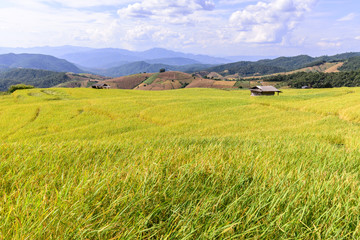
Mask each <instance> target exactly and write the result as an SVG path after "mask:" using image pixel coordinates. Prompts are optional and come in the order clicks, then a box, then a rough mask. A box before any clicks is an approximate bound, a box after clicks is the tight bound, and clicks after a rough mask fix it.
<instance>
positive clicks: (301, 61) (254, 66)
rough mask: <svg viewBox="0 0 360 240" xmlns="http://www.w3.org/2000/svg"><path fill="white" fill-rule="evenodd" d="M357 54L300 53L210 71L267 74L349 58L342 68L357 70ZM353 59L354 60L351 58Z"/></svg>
mask: <svg viewBox="0 0 360 240" xmlns="http://www.w3.org/2000/svg"><path fill="white" fill-rule="evenodd" d="M357 56H360V53H356V52H353V53H343V54H337V55H334V56H321V57H315V58H314V57H310V56H307V55H299V56H295V57H279V58H275V59H265V60H259V61H257V62H249V61H241V62H235V63H229V64H223V65H219V66H216V67H212V68H208V69H206V71H208V72H218V73H220V74H222V75H223V76H226V75H232V74H239V75H240V76H243V77H245V76H256V75H267V74H273V73H280V72H289V71H293V70H297V69H301V68H305V67H312V66H317V65H321V64H323V63H325V62H338V61H345V60H349V61H348V64H345V66H343V68H341V70H357V69H359V67H357V66H358V65H357V64H356V61H357ZM350 59H352V60H350Z"/></svg>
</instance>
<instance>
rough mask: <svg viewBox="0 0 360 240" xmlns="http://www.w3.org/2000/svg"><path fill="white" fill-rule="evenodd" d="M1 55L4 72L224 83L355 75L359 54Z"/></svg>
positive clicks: (48, 50) (51, 50) (39, 51)
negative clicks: (315, 73)
mask: <svg viewBox="0 0 360 240" xmlns="http://www.w3.org/2000/svg"><path fill="white" fill-rule="evenodd" d="M9 52H12V53H9ZM22 52H25V53H22ZM1 53H5V54H2V55H0V72H1V71H2V72H4V71H7V70H9V69H13V68H28V69H42V70H48V71H56V72H73V73H93V74H98V75H103V76H108V77H120V76H126V75H131V74H136V73H144V72H147V73H153V72H158V71H159V69H160V68H164V69H165V70H166V71H181V72H186V73H199V72H202V73H201V75H202V76H207V75H209V76H211V77H216V78H226V77H227V76H232V75H234V76H235V77H237V78H241V77H252V76H262V75H269V74H276V73H282V72H289V71H293V70H297V69H302V68H306V67H312V66H318V65H321V64H323V63H325V62H342V64H343V65H341V66H339V69H338V70H340V71H349V70H357V69H358V68H359V67H360V66H359V65H360V64H359V62H360V53H358V52H350V53H342V54H337V55H334V56H320V57H311V56H308V55H299V56H294V57H278V58H274V59H262V60H258V61H238V62H230V63H229V61H230V60H229V59H226V58H219V57H212V56H207V55H195V54H188V53H181V52H175V51H170V50H167V49H162V48H154V49H150V50H147V51H142V52H136V51H130V50H125V49H116V48H103V49H93V48H86V47H75V46H63V47H38V48H0V54H1ZM15 53H19V54H15ZM49 54H52V55H49ZM231 58H232V57H231ZM232 59H234V58H232ZM215 73H216V74H215Z"/></svg>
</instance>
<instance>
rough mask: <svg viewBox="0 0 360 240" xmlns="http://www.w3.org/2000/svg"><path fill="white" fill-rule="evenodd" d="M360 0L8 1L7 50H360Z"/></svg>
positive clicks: (3, 22)
mask: <svg viewBox="0 0 360 240" xmlns="http://www.w3.org/2000/svg"><path fill="white" fill-rule="evenodd" d="M359 9H360V1H358V0H261V1H259V0H1V1H0V32H1V35H0V36H1V37H0V47H34V46H62V45H75V46H87V47H96V48H104V47H115V48H125V49H130V50H146V49H149V48H153V47H162V48H167V49H171V50H175V51H182V52H189V53H190V52H191V53H201V54H209V55H217V56H233V55H248V56H254V55H257V56H280V55H283V56H292V55H298V54H309V55H312V56H318V55H323V54H336V53H341V52H348V51H360V10H359Z"/></svg>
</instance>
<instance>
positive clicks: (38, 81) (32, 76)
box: [0, 69, 71, 91]
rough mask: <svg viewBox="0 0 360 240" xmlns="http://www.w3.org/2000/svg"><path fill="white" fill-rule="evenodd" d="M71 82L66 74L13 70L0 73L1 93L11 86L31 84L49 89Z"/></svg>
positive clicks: (34, 70)
mask: <svg viewBox="0 0 360 240" xmlns="http://www.w3.org/2000/svg"><path fill="white" fill-rule="evenodd" d="M69 80H71V79H70V78H69V77H68V76H67V75H66V73H64V72H53V71H46V70H36V69H12V70H9V71H6V72H2V73H0V91H6V90H7V89H8V88H9V87H10V86H11V85H15V84H20V83H23V84H30V85H33V86H35V87H41V88H47V87H53V86H55V85H58V84H60V83H64V82H67V81H69Z"/></svg>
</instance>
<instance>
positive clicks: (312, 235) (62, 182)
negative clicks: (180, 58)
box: [0, 88, 360, 239]
mask: <svg viewBox="0 0 360 240" xmlns="http://www.w3.org/2000/svg"><path fill="white" fill-rule="evenodd" d="M249 95H250V94H249V92H248V91H241V90H237V91H224V90H217V89H181V90H172V91H135V90H115V89H113V90H95V89H32V90H21V91H16V92H15V93H14V94H12V95H9V96H0V153H1V154H0V174H1V178H0V197H1V201H0V239H322V238H324V239H351V238H353V239H358V238H359V237H360V233H359V230H360V225H359V223H360V217H359V216H360V215H359V213H360V191H359V190H360V182H359V181H360V152H359V146H360V89H359V88H340V89H322V90H313V89H312V90H283V94H281V95H280V96H274V97H250V96H249Z"/></svg>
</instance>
